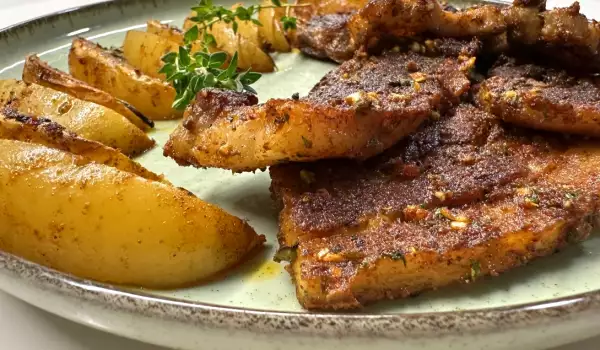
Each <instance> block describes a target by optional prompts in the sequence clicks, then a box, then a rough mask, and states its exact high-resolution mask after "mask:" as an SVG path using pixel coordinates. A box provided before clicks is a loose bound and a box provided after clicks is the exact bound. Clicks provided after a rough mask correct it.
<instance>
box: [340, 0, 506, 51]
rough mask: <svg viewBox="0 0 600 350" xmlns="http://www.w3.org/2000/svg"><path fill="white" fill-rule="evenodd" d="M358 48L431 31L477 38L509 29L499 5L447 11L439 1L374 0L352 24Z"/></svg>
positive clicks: (439, 33) (436, 33) (352, 20)
mask: <svg viewBox="0 0 600 350" xmlns="http://www.w3.org/2000/svg"><path fill="white" fill-rule="evenodd" d="M348 27H349V30H350V33H351V35H352V40H353V41H354V46H355V48H357V49H358V48H361V47H366V48H367V49H368V48H370V47H373V46H376V45H377V44H378V42H379V41H380V40H382V39H385V38H389V37H395V38H404V37H411V36H415V35H422V34H426V33H429V34H431V35H435V36H439V37H455V38H456V37H467V38H469V37H477V36H487V35H494V34H500V33H502V32H504V31H505V30H506V25H505V22H504V17H503V15H502V12H501V10H500V8H499V7H496V6H493V5H483V6H477V7H471V8H468V9H465V10H462V11H454V10H446V9H444V7H442V6H441V5H440V3H439V2H438V1H437V0H373V1H370V2H369V3H368V4H367V5H366V6H365V7H364V8H362V9H361V10H359V11H358V12H357V13H356V14H355V15H354V16H353V17H352V19H351V20H350V22H349V24H348Z"/></svg>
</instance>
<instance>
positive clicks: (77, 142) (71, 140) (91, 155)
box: [0, 108, 166, 182]
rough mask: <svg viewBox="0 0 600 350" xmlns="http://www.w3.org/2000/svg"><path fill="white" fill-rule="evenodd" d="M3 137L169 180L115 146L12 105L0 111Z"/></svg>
mask: <svg viewBox="0 0 600 350" xmlns="http://www.w3.org/2000/svg"><path fill="white" fill-rule="evenodd" d="M0 139H7V140H16V141H23V142H30V143H35V144H40V145H44V146H47V147H50V148H55V149H58V150H61V151H65V152H70V153H73V154H76V155H79V156H83V157H85V158H87V159H89V160H90V161H93V162H96V163H98V164H105V165H108V166H111V167H114V168H117V169H119V170H123V171H127V172H130V173H132V174H136V175H138V176H141V177H143V178H146V179H148V180H154V181H163V182H166V181H165V180H164V178H163V177H162V176H159V175H156V174H154V173H153V172H151V171H149V170H146V169H145V168H144V167H143V166H141V165H140V164H138V163H137V162H135V161H133V160H131V159H129V158H127V156H125V155H124V154H123V153H121V152H119V151H117V150H116V149H114V148H110V147H107V146H104V145H103V144H101V143H99V142H96V141H91V140H86V139H84V138H81V137H79V136H77V135H75V134H73V133H71V132H69V131H67V130H66V129H65V128H64V127H62V126H60V125H58V124H57V123H55V122H53V121H51V120H49V119H45V118H36V117H30V116H26V115H23V114H20V113H18V112H17V111H15V110H13V109H10V108H5V109H4V111H3V112H2V113H0Z"/></svg>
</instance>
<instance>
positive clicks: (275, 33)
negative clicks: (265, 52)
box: [258, 0, 292, 52]
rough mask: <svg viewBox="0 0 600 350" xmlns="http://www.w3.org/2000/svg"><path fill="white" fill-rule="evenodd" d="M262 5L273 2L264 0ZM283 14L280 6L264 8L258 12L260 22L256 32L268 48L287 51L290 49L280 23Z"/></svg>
mask: <svg viewBox="0 0 600 350" xmlns="http://www.w3.org/2000/svg"><path fill="white" fill-rule="evenodd" d="M262 5H263V6H269V5H273V3H272V2H271V0H264V1H263V2H262ZM284 15H285V10H284V9H281V8H279V9H277V8H265V9H262V10H260V12H259V13H258V20H259V21H260V23H262V26H260V27H258V32H259V34H260V36H261V38H262V39H263V40H264V41H265V42H266V43H267V45H268V46H269V48H270V49H272V50H273V51H277V52H289V51H290V50H291V49H292V48H291V46H290V43H289V42H288V39H287V37H286V35H285V34H286V33H285V31H284V30H283V24H282V23H281V17H283V16H284Z"/></svg>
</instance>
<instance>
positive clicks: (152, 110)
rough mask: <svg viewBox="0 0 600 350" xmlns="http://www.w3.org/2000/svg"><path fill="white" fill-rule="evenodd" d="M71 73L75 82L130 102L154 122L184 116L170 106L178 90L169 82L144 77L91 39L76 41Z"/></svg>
mask: <svg viewBox="0 0 600 350" xmlns="http://www.w3.org/2000/svg"><path fill="white" fill-rule="evenodd" d="M69 71H70V73H71V75H73V76H74V77H75V78H76V79H79V80H83V81H85V82H86V83H88V84H90V85H92V86H94V87H96V88H98V89H100V90H103V91H106V92H108V93H109V94H111V95H112V96H114V97H116V98H118V99H120V100H123V101H126V102H128V103H130V104H131V105H132V106H133V107H135V108H136V109H137V110H138V111H140V112H141V113H142V114H144V115H145V116H146V117H148V118H150V119H152V120H165V119H175V118H179V117H181V115H182V112H181V111H177V110H175V109H173V108H172V107H171V105H172V104H173V101H174V100H175V95H176V93H175V89H174V88H173V87H172V86H171V85H169V84H168V83H167V82H165V81H162V80H160V79H158V78H153V77H150V76H147V75H145V74H142V73H141V72H140V71H139V70H137V69H135V68H134V67H133V66H132V65H130V64H128V63H127V62H125V60H124V59H122V58H121V57H118V56H117V55H114V54H113V53H111V52H110V51H108V50H106V49H104V48H102V47H101V46H99V45H96V44H94V43H92V42H90V41H88V40H85V39H82V38H77V39H75V40H73V45H72V46H71V51H70V52H69Z"/></svg>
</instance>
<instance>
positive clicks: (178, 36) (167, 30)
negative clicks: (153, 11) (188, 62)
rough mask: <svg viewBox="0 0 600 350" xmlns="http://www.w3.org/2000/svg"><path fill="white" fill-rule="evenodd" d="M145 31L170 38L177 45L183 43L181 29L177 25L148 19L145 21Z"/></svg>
mask: <svg viewBox="0 0 600 350" xmlns="http://www.w3.org/2000/svg"><path fill="white" fill-rule="evenodd" d="M146 31H147V32H148V33H151V34H156V35H158V36H160V37H161V38H165V39H167V40H170V41H172V42H174V43H176V44H177V45H183V31H182V30H181V29H179V28H177V27H172V26H170V25H168V24H163V23H160V21H157V20H150V21H148V22H146Z"/></svg>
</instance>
